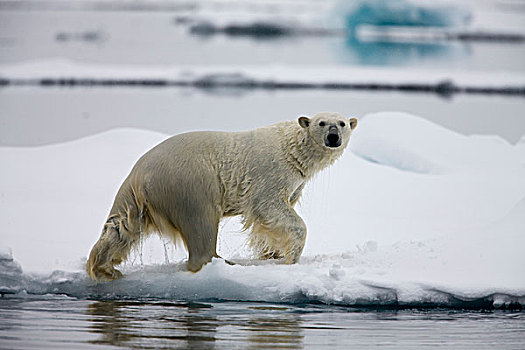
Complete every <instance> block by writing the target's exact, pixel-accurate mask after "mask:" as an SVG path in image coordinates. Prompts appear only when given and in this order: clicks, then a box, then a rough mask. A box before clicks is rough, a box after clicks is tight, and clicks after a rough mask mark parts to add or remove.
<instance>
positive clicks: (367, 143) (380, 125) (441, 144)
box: [350, 112, 525, 173]
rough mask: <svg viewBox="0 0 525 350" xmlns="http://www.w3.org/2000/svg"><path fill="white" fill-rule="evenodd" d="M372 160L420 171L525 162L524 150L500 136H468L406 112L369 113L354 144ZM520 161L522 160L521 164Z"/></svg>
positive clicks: (498, 165) (365, 156)
mask: <svg viewBox="0 0 525 350" xmlns="http://www.w3.org/2000/svg"><path fill="white" fill-rule="evenodd" d="M350 148H351V149H352V151H353V152H354V153H355V154H356V155H358V156H360V157H362V158H364V159H367V160H369V161H372V162H376V163H379V164H383V165H387V166H391V167H394V168H397V169H400V170H407V171H413V172H416V173H442V172H445V171H451V170H456V169H471V170H473V169H475V170H479V169H483V168H488V169H490V168H496V167H505V166H510V167H512V166H514V165H516V159H520V158H521V160H522V161H523V163H522V164H525V154H524V152H523V150H520V149H519V148H517V147H513V146H512V145H510V144H508V143H507V141H505V140H504V139H503V138H501V137H498V136H480V135H473V136H465V135H461V134H458V133H454V132H451V131H450V130H447V129H445V128H443V127H440V126H438V125H436V124H433V123H432V122H429V121H427V120H424V119H421V118H419V117H416V116H413V115H410V114H407V113H402V112H382V113H375V114H370V115H367V117H366V118H365V119H364V120H362V121H361V123H360V125H359V129H358V130H357V132H356V135H355V137H354V138H353V139H352V143H351V144H350ZM518 165H519V164H518Z"/></svg>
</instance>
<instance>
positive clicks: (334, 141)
mask: <svg viewBox="0 0 525 350" xmlns="http://www.w3.org/2000/svg"><path fill="white" fill-rule="evenodd" d="M325 145H326V146H328V147H332V148H335V147H339V146H341V138H340V137H339V130H337V127H336V126H333V125H332V126H331V127H330V129H329V130H328V135H327V136H326V140H325Z"/></svg>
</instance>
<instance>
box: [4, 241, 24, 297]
mask: <svg viewBox="0 0 525 350" xmlns="http://www.w3.org/2000/svg"><path fill="white" fill-rule="evenodd" d="M22 287H23V277H22V268H21V267H20V264H19V263H17V262H16V261H14V259H13V252H12V250H11V249H10V248H7V247H0V294H1V295H5V294H15V293H18V292H19V291H20V290H21V289H22Z"/></svg>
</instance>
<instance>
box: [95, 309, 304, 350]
mask: <svg viewBox="0 0 525 350" xmlns="http://www.w3.org/2000/svg"><path fill="white" fill-rule="evenodd" d="M236 305H241V309H244V311H243V312H241V313H240V314H239V312H238V311H236V309H235V308H231V307H228V306H227V305H226V304H219V306H218V308H219V309H221V310H211V309H213V308H214V307H212V306H211V305H208V304H198V303H189V304H188V303H171V302H136V301H95V302H94V303H92V304H90V305H88V306H87V310H86V312H87V314H88V315H89V316H90V319H89V322H90V325H89V331H90V332H91V333H95V334H97V336H98V337H97V339H95V340H91V341H90V343H92V344H105V345H113V346H119V347H121V346H133V347H138V348H163V347H167V348H173V347H177V348H188V349H212V348H215V345H216V343H223V344H224V343H229V344H230V343H233V344H237V345H238V346H247V345H248V344H249V345H251V346H250V347H253V348H261V347H263V348H273V347H278V348H287V349H298V348H302V347H303V338H304V335H303V332H302V321H301V318H300V315H298V314H287V313H284V314H283V312H286V311H287V310H288V308H286V307H272V306H251V307H247V308H243V307H242V304H236Z"/></svg>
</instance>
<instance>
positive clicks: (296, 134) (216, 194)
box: [86, 113, 355, 281]
mask: <svg viewBox="0 0 525 350" xmlns="http://www.w3.org/2000/svg"><path fill="white" fill-rule="evenodd" d="M319 115H321V116H320V117H319ZM321 117H324V118H325V119H326V118H328V119H330V118H336V119H338V120H339V119H341V118H342V117H341V116H339V115H337V114H328V113H324V114H318V115H316V116H315V117H314V118H313V119H312V120H313V121H315V120H317V119H316V118H321ZM343 120H346V119H343ZM354 127H355V126H354ZM343 131H344V132H345V133H346V134H343V136H344V145H343V146H342V147H339V148H338V149H328V148H327V147H323V145H322V144H321V143H320V142H319V140H317V141H316V140H314V137H317V138H319V136H315V135H316V134H315V133H319V132H320V131H318V130H317V131H315V132H314V131H312V130H310V128H305V127H301V126H300V125H299V123H298V122H297V121H288V122H282V123H278V124H275V125H272V126H269V127H265V128H260V129H256V130H253V131H246V132H236V133H230V132H192V133H186V134H181V135H176V136H173V137H171V138H169V139H167V140H166V141H164V142H162V143H161V144H159V145H157V146H156V147H154V148H153V149H152V150H150V151H149V152H147V153H146V154H145V155H144V156H142V158H140V159H139V161H138V162H137V163H136V164H135V166H134V168H133V169H132V171H131V173H130V174H129V176H128V177H127V179H126V180H125V181H124V183H123V184H122V186H121V188H120V189H119V191H118V193H117V195H116V198H115V201H114V204H113V207H112V209H111V211H110V214H109V217H108V219H107V221H106V224H105V225H104V228H103V231H102V234H101V236H100V239H99V240H98V241H97V243H96V244H95V246H94V247H93V248H92V250H91V253H90V256H89V259H88V262H87V266H86V269H87V272H88V274H89V276H90V277H91V278H92V279H94V280H102V281H107V280H114V279H116V278H119V277H121V276H122V274H121V273H120V272H119V271H118V270H116V269H115V268H114V266H115V265H118V264H120V263H121V262H122V261H124V260H125V259H126V258H127V257H128V254H129V252H130V250H131V249H132V248H133V247H134V246H135V245H136V244H137V243H138V242H139V241H140V237H141V235H142V234H149V233H152V232H158V233H160V234H161V235H163V236H167V237H170V238H171V239H173V241H174V242H177V241H182V242H183V243H184V245H185V246H186V249H187V251H188V254H189V258H188V262H187V267H188V269H189V270H190V271H194V272H196V271H199V270H200V269H201V268H202V266H203V265H204V264H206V263H207V262H209V261H211V259H212V258H213V257H217V256H218V255H217V252H216V243H217V234H218V226H219V221H220V220H221V218H222V217H224V216H234V215H243V217H244V221H243V222H244V227H245V229H246V230H249V231H250V234H249V235H250V236H249V243H250V245H251V247H252V248H253V249H254V251H255V252H256V254H257V256H258V257H259V258H262V259H268V258H282V259H283V260H284V262H285V263H287V264H293V263H295V262H297V261H298V259H299V257H300V255H301V253H302V250H303V247H304V244H305V240H306V225H305V223H304V221H303V220H302V219H301V218H300V217H299V216H298V215H297V213H296V212H295V210H294V208H293V207H294V205H295V203H296V202H297V201H298V200H299V198H300V196H301V192H302V189H303V188H304V185H305V183H306V182H307V181H308V180H309V179H311V178H312V176H313V175H314V174H315V173H317V172H318V171H320V170H321V169H323V168H325V167H327V166H329V165H330V164H332V163H333V162H334V161H335V160H336V159H337V158H338V157H339V156H341V154H342V153H343V151H344V148H345V147H346V145H347V143H348V138H349V134H350V130H349V131H346V130H343ZM312 135H314V136H312Z"/></svg>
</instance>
